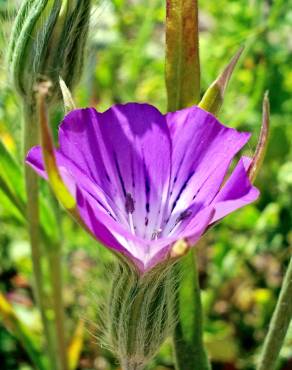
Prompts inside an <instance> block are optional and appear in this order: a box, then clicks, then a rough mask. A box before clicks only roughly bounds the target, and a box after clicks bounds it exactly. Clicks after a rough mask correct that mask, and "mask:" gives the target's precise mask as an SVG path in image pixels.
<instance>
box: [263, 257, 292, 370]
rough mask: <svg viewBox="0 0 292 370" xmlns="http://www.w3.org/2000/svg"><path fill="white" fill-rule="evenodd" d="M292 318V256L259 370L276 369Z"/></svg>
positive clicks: (264, 346)
mask: <svg viewBox="0 0 292 370" xmlns="http://www.w3.org/2000/svg"><path fill="white" fill-rule="evenodd" d="M291 319H292V257H291V259H290V263H289V266H288V269H287V272H286V275H285V277H284V281H283V285H282V289H281V292H280V296H279V299H278V302H277V305H276V308H275V311H274V313H273V317H272V320H271V323H270V327H269V331H268V334H267V336H266V339H265V342H264V345H263V350H262V353H261V356H260V361H259V364H258V366H257V370H274V369H275V368H276V362H277V359H278V357H279V353H280V350H281V348H282V345H283V342H284V339H285V336H286V334H287V331H288V328H289V324H290V322H291Z"/></svg>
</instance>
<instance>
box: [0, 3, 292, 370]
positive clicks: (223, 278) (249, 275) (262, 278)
mask: <svg viewBox="0 0 292 370" xmlns="http://www.w3.org/2000/svg"><path fill="white" fill-rule="evenodd" d="M19 3H20V1H16V0H12V1H11V0H9V1H8V0H0V17H1V39H0V49H1V56H0V58H1V61H0V65H1V68H0V139H1V143H2V144H3V145H4V146H5V148H6V149H8V151H9V153H11V155H12V156H13V158H14V161H15V162H14V164H11V163H10V162H9V161H11V158H9V160H7V159H5V158H6V157H5V156H6V154H5V153H6V152H5V151H4V149H3V148H2V146H3V145H2V144H1V146H0V258H1V260H0V292H1V293H3V294H6V295H7V297H8V298H9V300H10V301H11V302H12V303H13V307H14V308H15V310H16V312H17V313H18V314H19V315H20V317H21V318H22V319H23V320H24V322H25V323H26V324H27V326H28V327H29V328H30V331H31V332H32V333H33V334H35V335H36V336H37V338H38V339H37V340H40V336H39V334H40V320H39V317H38V313H37V311H36V309H35V308H34V303H33V298H32V289H31V283H32V281H31V269H32V266H31V261H30V254H29V245H28V241H27V233H26V230H25V218H24V217H23V215H22V212H21V209H22V207H23V205H24V204H25V197H24V190H23V179H22V166H23V161H22V159H21V157H22V155H21V144H20V142H21V124H22V122H21V118H20V117H21V107H20V103H19V100H18V99H17V97H16V96H15V93H14V92H13V91H12V89H11V87H10V85H9V81H8V79H7V69H6V67H5V52H6V48H7V43H8V35H9V32H10V31H11V22H12V19H13V18H14V16H15V12H16V9H17V8H18V5H19ZM164 6H165V4H164V1H162V0H151V1H149V0H111V1H110V0H100V1H95V7H94V12H93V14H92V26H91V32H90V41H89V43H88V48H87V53H88V57H87V62H86V65H85V68H84V75H83V80H82V82H81V83H80V84H79V87H78V88H77V89H76V94H75V96H76V101H77V103H78V106H88V105H93V106H96V107H97V109H99V110H105V109H107V108H108V107H109V106H110V105H111V104H113V103H116V102H126V101H140V102H148V103H151V104H153V105H155V106H157V107H159V108H160V109H161V110H162V111H165V107H166V93H165V86H164V19H165V10H164ZM200 29H201V35H200V37H201V40H200V42H201V43H200V45H201V46H200V52H201V66H202V85H203V90H205V89H206V88H207V86H208V85H209V84H210V83H211V82H212V81H213V80H214V79H215V78H216V76H217V74H218V73H219V71H220V70H221V69H222V68H223V67H224V65H225V64H226V63H227V61H228V60H229V59H230V57H231V56H232V54H233V53H234V52H235V51H236V50H237V48H238V47H239V46H240V45H242V44H245V46H246V47H245V51H244V54H243V56H242V58H241V62H240V65H239V66H238V68H237V69H236V71H235V73H234V76H233V78H232V81H231V84H230V87H229V89H228V92H227V96H226V100H225V104H224V108H223V109H222V112H221V114H220V120H221V121H222V122H223V123H225V124H226V125H229V126H232V127H236V128H239V129H241V130H249V131H251V132H252V133H253V136H252V140H251V142H250V144H248V146H247V148H246V149H245V151H244V152H245V154H247V155H251V154H252V153H253V151H254V149H255V145H256V141H257V137H258V133H259V129H260V124H261V104H262V98H263V93H264V91H265V90H269V92H270V100H271V135H270V143H269V148H268V153H267V157H266V160H265V163H264V167H263V169H262V170H261V172H260V175H259V177H258V179H257V186H258V187H259V188H260V190H261V198H260V200H259V201H258V202H257V203H256V204H254V205H251V206H249V207H246V208H245V209H243V210H241V211H238V212H236V213H235V214H233V215H231V216H229V217H227V218H226V219H225V220H224V221H223V222H222V223H221V224H220V225H218V226H216V228H215V229H213V230H212V231H210V232H209V233H208V234H207V236H206V237H205V238H204V240H202V241H201V243H200V245H199V246H198V248H199V251H200V254H199V255H200V272H201V274H200V277H201V285H202V288H203V301H204V308H205V313H206V321H205V333H206V334H205V340H206V343H207V346H208V349H209V351H210V353H211V356H212V360H213V363H214V369H244V370H249V369H253V368H254V365H253V363H254V361H255V358H256V356H257V353H258V350H259V346H260V345H261V343H262V341H263V338H264V335H265V332H266V330H267V326H268V322H269V318H270V316H271V313H272V310H273V307H274V305H275V302H276V297H277V295H278V293H279V288H280V284H281V278H282V275H283V272H284V270H285V266H286V265H287V262H288V258H289V256H290V255H291V251H292V229H291V225H292V39H291V30H292V1H291V0H221V1H211V0H207V1H201V2H200ZM61 115H62V108H61V107H60V110H59V113H57V114H55V116H54V123H55V126H56V127H57V124H58V122H59V120H60V118H61ZM3 178H5V179H6V180H7V181H6V183H7V182H8V184H9V187H10V193H12V195H11V196H10V198H9V197H7V195H5V194H4V192H3V190H1V189H3V188H2V187H1V181H2V183H3ZM42 193H43V201H42V202H43V203H44V204H43V216H42V219H43V224H44V225H45V227H46V228H47V229H48V230H49V231H50V230H51V232H52V230H53V228H54V227H55V226H54V225H55V220H54V219H52V217H51V216H50V210H49V209H48V204H46V203H49V202H47V200H48V198H49V192H48V189H47V187H46V185H45V184H42ZM62 223H63V226H64V230H65V231H64V246H63V267H64V269H63V272H64V277H65V282H66V286H65V303H66V313H67V315H68V317H69V318H68V320H67V322H66V327H67V334H68V339H69V338H70V337H71V334H70V333H72V332H73V330H74V326H75V324H76V323H77V321H78V320H79V318H80V316H81V317H83V318H86V319H87V320H88V327H89V330H88V331H86V332H85V344H84V347H83V350H82V354H81V360H80V362H79V368H81V369H100V370H102V369H114V368H116V364H115V361H114V360H113V359H112V358H111V356H110V355H109V353H108V352H107V351H106V350H104V349H101V348H100V347H99V346H98V344H97V343H96V340H95V339H94V336H93V335H94V333H95V326H94V323H95V321H96V316H97V312H96V311H97V302H98V299H99V297H100V296H102V294H103V291H104V290H106V289H107V286H108V279H109V275H110V272H109V271H110V268H111V260H112V257H111V255H110V254H109V253H108V252H107V251H106V250H105V249H103V248H102V247H100V246H98V245H97V243H95V242H93V241H91V240H90V239H89V238H88V237H87V236H86V235H85V234H84V233H83V232H82V231H80V230H79V229H78V228H77V226H76V225H74V224H72V222H71V221H70V220H69V219H68V217H67V216H64V217H63V218H62ZM52 237H53V236H52ZM186 273H187V271H186ZM184 289H185V293H184V294H185V296H186V299H187V297H188V289H191V287H188V286H187V287H185V288H184ZM185 315H186V316H187V315H188V312H187V310H186V312H185ZM92 334H93V335H92ZM289 359H290V362H289ZM291 359H292V327H291V330H290V332H289V334H288V337H287V338H286V343H285V346H284V348H283V350H282V353H281V366H282V367H281V368H282V369H291V368H292V362H291ZM0 364H1V365H0V367H1V369H22V370H26V369H31V365H30V363H29V360H28V357H27V355H26V354H25V352H24V350H23V348H22V347H21V345H20V344H19V342H18V341H17V340H16V339H15V337H14V336H13V334H12V333H11V332H9V331H8V330H7V329H6V327H5V325H4V322H3V321H1V315H0ZM172 366H173V365H172V359H171V352H170V344H169V343H166V345H165V346H164V347H163V348H162V350H161V352H160V353H159V354H158V356H157V358H156V360H155V361H154V362H153V364H152V367H151V368H152V369H172V368H173V367H172Z"/></svg>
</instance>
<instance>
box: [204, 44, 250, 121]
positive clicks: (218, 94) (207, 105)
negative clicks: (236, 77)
mask: <svg viewBox="0 0 292 370" xmlns="http://www.w3.org/2000/svg"><path fill="white" fill-rule="evenodd" d="M243 50H244V48H243V47H242V48H240V49H239V50H238V52H237V53H236V54H235V55H234V56H233V58H232V59H231V61H230V62H229V63H228V65H227V66H226V67H225V69H224V70H223V72H222V73H221V74H220V75H219V77H218V78H217V79H216V80H215V81H214V82H213V83H212V85H211V86H210V87H209V88H208V89H207V91H206V92H205V94H204V96H203V98H202V100H201V101H200V103H199V107H200V108H202V109H204V110H206V111H207V112H210V113H212V114H214V115H215V116H217V115H218V113H219V111H220V108H221V106H222V104H223V101H224V94H225V90H226V88H227V86H228V83H229V80H230V78H231V76H232V73H233V71H234V68H235V66H236V64H237V62H238V60H239V58H240V56H241V54H242V52H243Z"/></svg>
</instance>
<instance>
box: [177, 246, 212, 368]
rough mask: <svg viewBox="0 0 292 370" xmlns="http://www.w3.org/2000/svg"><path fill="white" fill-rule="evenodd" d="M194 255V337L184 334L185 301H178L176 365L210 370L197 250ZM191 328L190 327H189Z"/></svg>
mask: <svg viewBox="0 0 292 370" xmlns="http://www.w3.org/2000/svg"><path fill="white" fill-rule="evenodd" d="M191 253H192V255H191V257H193V264H192V267H193V274H192V288H193V310H194V312H193V325H192V337H191V338H186V336H185V334H184V328H183V322H182V315H181V312H180V311H181V309H182V307H184V302H180V301H179V299H178V301H177V305H178V307H177V311H178V318H179V321H178V324H177V326H176V328H175V333H174V338H173V342H174V352H175V365H176V369H177V370H194V369H195V370H210V369H211V365H210V362H209V359H208V355H207V352H206V350H205V347H204V342H203V309H202V302H201V291H200V285H199V276H198V275H199V274H198V266H197V259H196V251H195V250H194V251H193V252H191ZM188 329H189V328H188Z"/></svg>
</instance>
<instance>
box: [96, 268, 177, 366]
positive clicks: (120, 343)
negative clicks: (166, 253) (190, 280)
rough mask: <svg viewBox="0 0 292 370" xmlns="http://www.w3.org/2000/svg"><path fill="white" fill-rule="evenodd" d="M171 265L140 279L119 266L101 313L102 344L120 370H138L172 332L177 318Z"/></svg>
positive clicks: (130, 270)
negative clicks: (114, 357) (116, 362)
mask: <svg viewBox="0 0 292 370" xmlns="http://www.w3.org/2000/svg"><path fill="white" fill-rule="evenodd" d="M172 267H173V265H172V266H170V265H169V264H168V266H163V267H161V266H160V267H159V268H156V269H154V270H152V271H150V272H148V273H147V274H146V275H144V276H139V275H137V273H136V272H135V271H134V270H132V268H131V267H129V266H128V265H126V264H124V263H123V264H119V265H118V268H117V271H116V274H115V276H114V278H113V281H112V289H111V292H110V296H109V299H108V301H107V304H106V306H105V312H103V318H104V320H103V321H104V322H103V330H102V331H103V338H102V339H103V341H104V342H105V343H106V344H107V346H109V348H110V349H111V350H112V352H113V353H114V354H115V355H116V356H117V358H118V359H119V361H120V364H121V367H122V369H123V370H134V369H135V370H141V369H143V368H144V366H145V365H146V364H147V363H148V361H149V360H150V359H151V358H152V357H153V356H154V355H155V353H156V352H157V351H158V350H159V348H160V346H161V344H162V343H163V342H164V340H165V339H166V337H167V336H168V335H170V334H171V333H172V331H173V328H174V325H175V322H176V318H175V313H174V312H175V311H174V303H175V296H176V295H175V286H176V284H175V278H174V274H173V268H172Z"/></svg>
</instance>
